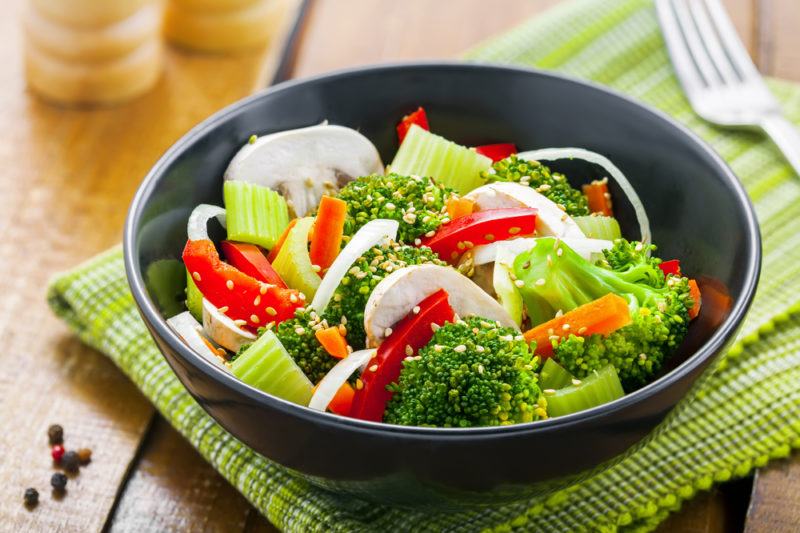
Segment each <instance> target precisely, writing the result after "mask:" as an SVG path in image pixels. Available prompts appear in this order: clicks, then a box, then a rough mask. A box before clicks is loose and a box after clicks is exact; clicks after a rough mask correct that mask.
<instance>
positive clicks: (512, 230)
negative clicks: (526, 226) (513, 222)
mask: <svg viewBox="0 0 800 533" xmlns="http://www.w3.org/2000/svg"><path fill="white" fill-rule="evenodd" d="M520 231H522V228H520V227H518V226H514V227H511V228H508V234H509V235H516V234H517V233H519V232H520Z"/></svg>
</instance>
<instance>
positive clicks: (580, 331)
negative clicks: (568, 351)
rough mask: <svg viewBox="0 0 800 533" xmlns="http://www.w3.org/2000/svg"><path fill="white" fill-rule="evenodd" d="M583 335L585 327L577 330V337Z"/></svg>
mask: <svg viewBox="0 0 800 533" xmlns="http://www.w3.org/2000/svg"><path fill="white" fill-rule="evenodd" d="M584 333H586V326H581V328H580V329H579V330H578V335H583V334H584Z"/></svg>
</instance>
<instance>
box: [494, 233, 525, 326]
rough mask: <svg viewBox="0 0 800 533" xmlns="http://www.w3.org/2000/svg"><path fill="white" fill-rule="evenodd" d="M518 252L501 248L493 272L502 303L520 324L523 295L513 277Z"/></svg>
mask: <svg viewBox="0 0 800 533" xmlns="http://www.w3.org/2000/svg"><path fill="white" fill-rule="evenodd" d="M515 257H516V254H515V253H514V252H511V251H509V250H508V249H505V248H499V249H498V250H497V255H496V256H495V262H494V271H493V273H492V286H493V288H494V292H495V293H496V294H497V299H498V301H499V302H500V305H502V306H503V309H505V310H506V311H507V312H508V314H509V316H510V317H511V319H512V320H513V321H514V322H516V323H517V325H520V324H521V323H522V295H521V294H520V293H519V291H518V290H517V287H516V285H514V280H512V279H511V270H512V269H513V265H514V258H515Z"/></svg>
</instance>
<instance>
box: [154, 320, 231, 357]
mask: <svg viewBox="0 0 800 533" xmlns="http://www.w3.org/2000/svg"><path fill="white" fill-rule="evenodd" d="M167 324H169V326H170V327H171V328H172V329H173V330H175V333H177V334H178V335H179V336H180V337H181V338H182V339H183V341H184V342H185V343H186V344H188V345H189V348H191V349H192V350H194V351H195V352H197V353H198V354H200V355H201V356H202V357H203V358H204V359H206V360H207V361H209V362H211V363H213V364H215V365H216V366H218V367H220V368H222V369H223V370H225V371H226V372H227V371H228V368H227V367H226V366H225V365H224V364H223V363H222V357H221V356H220V354H219V352H217V349H216V348H215V347H214V345H212V344H211V343H210V342H208V340H206V338H205V337H203V335H202V334H201V333H200V332H201V331H202V330H203V328H202V326H201V325H200V323H199V322H198V321H197V320H195V319H194V317H193V316H192V315H191V314H190V313H189V311H184V312H182V313H180V314H177V315H175V316H174V317H172V318H170V319H168V320H167Z"/></svg>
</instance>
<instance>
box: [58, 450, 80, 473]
mask: <svg viewBox="0 0 800 533" xmlns="http://www.w3.org/2000/svg"><path fill="white" fill-rule="evenodd" d="M60 464H61V467H62V468H63V469H64V470H66V471H67V472H77V471H78V465H79V464H80V458H79V457H78V452H76V451H73V450H70V451H68V452H67V453H65V454H64V455H63V456H62V457H61V462H60Z"/></svg>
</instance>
